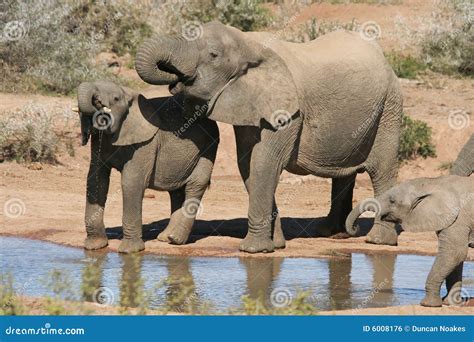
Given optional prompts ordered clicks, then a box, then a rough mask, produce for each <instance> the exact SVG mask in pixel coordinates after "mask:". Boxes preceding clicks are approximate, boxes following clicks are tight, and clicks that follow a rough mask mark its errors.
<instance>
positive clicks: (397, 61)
mask: <svg viewBox="0 0 474 342" xmlns="http://www.w3.org/2000/svg"><path fill="white" fill-rule="evenodd" d="M385 57H386V58H387V60H388V62H389V63H390V65H391V66H392V68H393V71H395V74H396V75H397V76H398V77H402V78H409V79H414V78H416V76H417V75H418V73H419V72H420V71H423V70H426V68H427V65H426V64H424V63H422V62H420V61H419V60H418V59H417V58H415V57H413V56H410V55H408V56H403V55H401V54H399V53H397V52H395V51H392V52H389V53H386V54H385Z"/></svg>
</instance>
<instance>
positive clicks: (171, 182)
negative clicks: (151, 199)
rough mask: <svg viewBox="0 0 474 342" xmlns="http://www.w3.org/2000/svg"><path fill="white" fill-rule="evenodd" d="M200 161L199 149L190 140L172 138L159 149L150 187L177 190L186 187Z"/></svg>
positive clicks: (160, 145) (163, 141) (161, 143)
mask: <svg viewBox="0 0 474 342" xmlns="http://www.w3.org/2000/svg"><path fill="white" fill-rule="evenodd" d="M198 161H199V149H198V148H197V147H196V146H195V145H194V144H193V142H192V141H190V140H185V139H179V138H175V137H171V139H163V140H162V141H161V142H160V144H159V147H158V153H157V158H156V164H155V170H154V177H153V179H152V180H151V182H150V187H151V188H153V189H156V190H164V191H170V190H176V189H178V188H180V187H182V186H184V185H185V184H186V182H187V180H188V178H189V176H190V175H191V173H192V172H193V170H194V168H195V167H196V165H197V163H198Z"/></svg>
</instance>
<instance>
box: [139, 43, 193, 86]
mask: <svg viewBox="0 0 474 342" xmlns="http://www.w3.org/2000/svg"><path fill="white" fill-rule="evenodd" d="M193 50H195V43H194V42H188V41H186V40H185V39H184V38H180V37H166V36H163V37H158V38H151V39H147V40H146V41H145V42H144V43H143V44H142V45H141V46H140V47H139V49H138V50H137V55H136V58H135V69H136V70H137V73H138V75H139V76H140V77H141V79H142V80H144V81H145V82H147V83H150V84H156V85H164V84H172V83H177V82H179V81H180V79H183V78H186V77H190V76H192V75H194V73H195V71H196V63H197V58H196V56H193V55H191V54H192V52H193ZM185 56H187V58H183V57H185Z"/></svg>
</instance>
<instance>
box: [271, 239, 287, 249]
mask: <svg viewBox="0 0 474 342" xmlns="http://www.w3.org/2000/svg"><path fill="white" fill-rule="evenodd" d="M273 246H274V247H275V249H283V248H285V247H286V240H285V237H284V236H273Z"/></svg>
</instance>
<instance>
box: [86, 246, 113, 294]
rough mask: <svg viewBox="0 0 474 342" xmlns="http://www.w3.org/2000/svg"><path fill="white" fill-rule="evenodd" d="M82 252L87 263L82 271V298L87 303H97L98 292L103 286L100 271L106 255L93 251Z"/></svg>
mask: <svg viewBox="0 0 474 342" xmlns="http://www.w3.org/2000/svg"><path fill="white" fill-rule="evenodd" d="M84 252H85V253H84V254H85V257H86V259H87V260H88V262H87V264H86V266H85V267H84V269H83V271H82V284H81V291H82V298H83V299H84V300H85V301H87V302H97V301H98V300H100V299H99V298H98V295H99V294H98V291H99V289H101V288H102V286H103V284H102V271H103V266H104V261H105V259H106V258H107V253H106V252H103V251H95V250H93V251H92V250H91V251H88V250H84ZM101 299H102V298H101Z"/></svg>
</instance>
